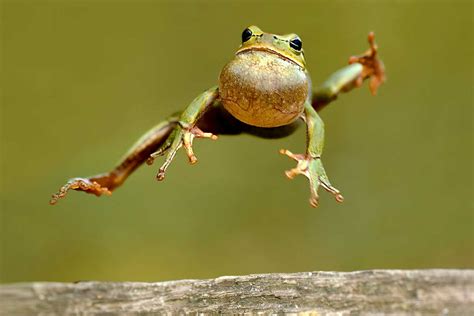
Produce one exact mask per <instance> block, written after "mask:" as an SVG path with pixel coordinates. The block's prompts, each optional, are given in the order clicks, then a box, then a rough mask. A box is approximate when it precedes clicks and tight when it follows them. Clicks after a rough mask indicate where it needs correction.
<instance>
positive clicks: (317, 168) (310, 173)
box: [280, 149, 344, 207]
mask: <svg viewBox="0 0 474 316" xmlns="http://www.w3.org/2000/svg"><path fill="white" fill-rule="evenodd" d="M280 154H282V155H285V156H288V157H290V158H291V159H293V160H296V161H297V165H296V168H293V169H290V170H287V171H285V174H286V176H287V177H288V178H289V179H293V178H294V177H296V176H297V175H299V174H301V175H303V176H305V177H306V178H308V180H309V185H310V191H311V197H310V199H309V203H310V204H311V206H312V207H318V205H319V195H318V189H319V186H322V187H323V188H324V189H325V190H326V191H328V192H329V193H331V194H333V195H334V197H335V199H336V201H338V202H342V201H344V197H343V196H342V194H341V192H339V190H338V189H336V188H335V187H333V186H332V185H331V183H330V182H329V179H328V177H327V175H326V171H325V170H324V167H323V163H322V162H321V158H320V157H311V156H308V155H303V154H293V153H292V152H291V151H289V150H286V149H281V150H280Z"/></svg>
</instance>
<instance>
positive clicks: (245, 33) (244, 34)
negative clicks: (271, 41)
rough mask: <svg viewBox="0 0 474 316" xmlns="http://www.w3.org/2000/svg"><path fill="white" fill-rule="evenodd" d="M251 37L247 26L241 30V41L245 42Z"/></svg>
mask: <svg viewBox="0 0 474 316" xmlns="http://www.w3.org/2000/svg"><path fill="white" fill-rule="evenodd" d="M251 37H252V31H251V30H250V29H249V28H246V29H245V30H244V31H243V32H242V43H245V42H246V41H248V40H249V39H250V38H251Z"/></svg>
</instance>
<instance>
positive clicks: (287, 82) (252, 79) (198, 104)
mask: <svg viewBox="0 0 474 316" xmlns="http://www.w3.org/2000/svg"><path fill="white" fill-rule="evenodd" d="M368 43H369V48H368V50H366V51H365V52H364V53H362V54H360V55H355V56H351V57H350V58H349V60H348V64H347V65H346V66H344V67H342V68H341V69H339V70H337V71H336V72H334V73H333V74H331V75H330V76H329V77H328V78H327V79H326V80H325V81H324V82H323V83H322V84H321V85H319V86H316V87H313V85H312V81H311V77H310V75H309V71H308V69H307V66H306V61H305V52H304V50H303V42H302V40H301V38H300V37H299V36H298V35H297V34H294V33H290V34H286V35H278V34H272V33H267V32H264V31H262V30H261V29H260V28H259V27H257V26H255V25H252V26H249V27H246V28H245V29H244V30H243V32H242V34H241V44H240V46H239V48H238V49H237V51H236V52H235V55H234V57H233V59H231V60H230V61H229V62H228V63H227V64H226V65H225V66H224V67H223V68H222V70H221V72H220V74H219V77H218V84H217V85H216V86H214V87H211V88H210V89H207V90H205V91H204V92H202V93H201V94H200V95H198V96H197V97H196V98H195V99H194V100H193V101H192V102H191V103H190V104H189V105H188V107H186V108H185V109H184V110H183V111H180V112H177V113H175V114H173V115H171V116H169V117H168V118H167V119H165V120H163V121H162V122H160V123H158V124H157V125H156V126H154V127H153V128H151V129H150V130H149V131H148V132H146V133H145V134H144V135H143V136H142V137H140V138H139V139H138V141H136V143H135V144H134V145H133V146H132V147H131V148H130V149H129V150H128V151H127V152H126V153H125V155H124V156H123V158H122V159H121V160H120V162H119V163H118V164H117V165H116V166H115V167H114V168H113V169H112V170H111V171H109V172H106V173H102V174H98V175H95V176H91V177H85V178H72V179H70V180H69V181H67V183H66V184H65V185H63V186H62V187H61V188H60V189H59V191H58V192H57V193H55V194H54V195H53V196H52V198H51V200H50V204H56V203H57V202H58V200H59V199H61V198H64V197H65V196H66V195H67V193H68V192H69V191H70V190H76V191H83V192H86V193H90V194H93V195H96V196H101V195H111V194H112V191H114V190H115V189H116V188H118V187H119V186H121V185H122V184H123V183H124V182H125V180H126V179H127V178H128V176H130V174H132V173H133V172H134V171H135V170H136V169H137V168H138V167H139V166H141V165H142V164H144V163H146V164H148V165H152V164H153V163H154V161H155V160H156V159H157V158H158V157H161V156H164V162H163V163H162V165H161V167H160V168H159V169H158V173H157V174H156V179H157V180H159V181H162V180H164V179H165V174H166V172H167V170H168V167H169V166H170V165H171V162H172V161H173V159H174V158H175V156H176V153H177V152H178V151H179V149H181V148H183V149H184V151H185V153H186V156H187V158H188V160H189V163H191V164H195V163H196V162H197V157H196V155H195V153H194V150H193V141H194V140H195V139H197V138H204V139H211V140H216V139H217V138H218V136H221V135H239V134H250V135H254V136H257V137H261V138H264V139H274V138H282V137H286V136H289V135H290V134H292V133H293V132H295V131H296V130H297V129H298V128H299V127H300V126H301V125H305V127H306V151H305V153H301V154H294V153H293V152H291V151H290V150H288V149H281V150H280V153H281V154H283V155H285V156H287V157H289V158H291V159H293V160H294V161H296V167H294V168H292V169H290V170H287V171H285V174H286V176H287V177H288V178H289V179H293V178H295V177H296V176H298V175H302V176H304V177H306V178H307V179H308V181H309V189H310V198H309V203H310V205H311V206H312V207H317V206H318V205H319V193H318V192H319V188H323V189H324V190H326V191H327V192H329V193H330V194H332V195H333V196H334V198H335V200H336V201H338V202H342V201H343V200H344V198H343V195H342V193H341V192H340V191H339V190H338V189H336V188H335V187H334V186H333V185H332V184H331V182H330V181H329V178H328V176H327V174H326V171H325V169H324V166H323V162H322V153H323V146H324V136H325V127H324V122H323V120H322V119H321V117H320V116H319V114H318V113H319V112H320V111H321V110H322V109H323V108H325V107H326V106H327V105H328V104H330V103H331V102H333V101H335V100H336V99H337V98H338V97H339V95H340V94H341V93H346V92H349V91H351V90H353V89H354V88H358V87H360V86H361V85H362V84H363V82H364V81H365V80H368V82H369V89H370V91H371V93H372V94H373V95H375V94H376V92H377V89H378V88H379V86H380V85H381V84H382V83H384V81H385V79H386V77H385V67H384V64H383V62H382V61H381V60H380V58H379V57H378V46H377V44H376V43H375V35H374V32H370V33H369V35H368Z"/></svg>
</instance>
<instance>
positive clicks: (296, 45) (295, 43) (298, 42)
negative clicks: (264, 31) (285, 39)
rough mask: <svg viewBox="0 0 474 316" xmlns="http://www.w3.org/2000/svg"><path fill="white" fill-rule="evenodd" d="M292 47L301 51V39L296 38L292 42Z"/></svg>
mask: <svg viewBox="0 0 474 316" xmlns="http://www.w3.org/2000/svg"><path fill="white" fill-rule="evenodd" d="M290 46H291V48H293V49H295V50H301V48H302V47H303V43H301V40H300V39H299V38H294V39H292V40H291V41H290Z"/></svg>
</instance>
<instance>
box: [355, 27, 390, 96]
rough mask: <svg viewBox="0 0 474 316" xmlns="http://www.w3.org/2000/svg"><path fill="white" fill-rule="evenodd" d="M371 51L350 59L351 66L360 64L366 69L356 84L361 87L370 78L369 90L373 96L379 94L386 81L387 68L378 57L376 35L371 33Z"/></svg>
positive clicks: (369, 38)
mask: <svg viewBox="0 0 474 316" xmlns="http://www.w3.org/2000/svg"><path fill="white" fill-rule="evenodd" d="M368 40H369V46H370V47H369V49H368V50H367V51H366V52H365V53H364V54H362V55H359V56H352V57H350V58H349V64H353V63H360V64H362V66H363V67H364V68H363V70H362V74H361V77H360V78H359V80H357V82H356V84H357V85H361V84H362V81H363V80H364V79H366V78H370V81H369V88H370V92H372V95H375V94H376V93H377V89H378V87H379V86H380V85H381V84H382V83H384V81H385V67H384V64H383V62H382V61H381V60H380V59H379V58H378V56H377V50H378V47H377V44H376V43H375V34H374V32H370V33H369V36H368Z"/></svg>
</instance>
